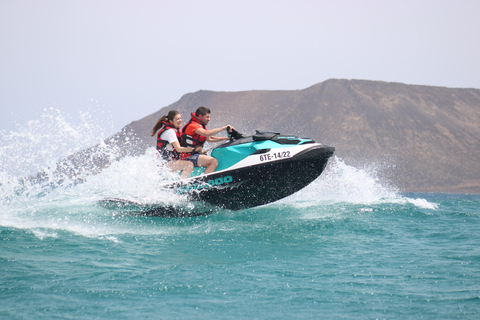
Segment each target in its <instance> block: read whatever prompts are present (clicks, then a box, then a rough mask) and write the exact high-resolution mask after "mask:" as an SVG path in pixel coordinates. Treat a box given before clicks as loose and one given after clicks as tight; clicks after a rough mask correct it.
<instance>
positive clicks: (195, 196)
mask: <svg viewBox="0 0 480 320" xmlns="http://www.w3.org/2000/svg"><path fill="white" fill-rule="evenodd" d="M290 149H291V148H289V149H286V150H290ZM300 149H301V151H299V152H295V154H294V155H293V156H290V152H288V154H287V155H288V156H287V157H282V154H281V153H280V152H276V151H275V152H273V153H268V152H267V151H265V152H264V153H262V150H259V151H260V152H257V153H256V154H254V155H252V156H250V158H249V159H247V160H246V163H249V165H244V166H237V167H235V166H234V167H232V168H230V169H227V170H222V171H219V172H213V173H211V174H207V175H202V176H197V177H194V178H190V179H187V180H183V181H178V182H175V183H172V184H169V185H168V186H166V187H167V188H169V189H172V188H173V189H175V190H176V191H177V192H178V193H181V194H188V196H189V197H190V199H191V200H201V201H204V202H207V203H210V204H214V205H216V206H219V207H222V208H227V209H231V210H239V209H245V208H252V207H256V206H260V205H264V204H267V203H271V202H274V201H277V200H280V199H282V198H285V197H287V196H289V195H291V194H293V193H295V192H297V191H299V190H301V189H303V188H304V187H306V186H307V185H309V184H310V183H311V182H313V181H314V180H315V179H317V178H318V176H320V174H321V173H322V172H323V170H324V169H325V167H326V165H327V162H328V159H329V158H330V157H331V156H332V155H333V152H334V150H335V148H333V147H330V146H325V145H321V144H317V143H315V144H312V145H311V146H306V147H305V146H302V147H301V148H300ZM291 150H292V154H293V152H294V151H293V149H291ZM277 154H278V157H277ZM284 155H285V153H284ZM272 158H273V159H272ZM252 161H253V162H254V163H252Z"/></svg>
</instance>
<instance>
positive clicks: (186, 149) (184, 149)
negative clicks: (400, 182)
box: [172, 140, 194, 153]
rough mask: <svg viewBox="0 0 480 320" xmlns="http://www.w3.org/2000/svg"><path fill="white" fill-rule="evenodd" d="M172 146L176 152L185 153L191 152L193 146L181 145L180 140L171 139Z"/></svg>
mask: <svg viewBox="0 0 480 320" xmlns="http://www.w3.org/2000/svg"><path fill="white" fill-rule="evenodd" d="M172 146H173V147H174V148H175V150H176V151H178V152H185V153H190V152H193V150H194V148H193V147H181V146H180V142H178V140H177V141H173V142H172Z"/></svg>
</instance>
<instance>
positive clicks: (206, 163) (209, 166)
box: [197, 154, 218, 173]
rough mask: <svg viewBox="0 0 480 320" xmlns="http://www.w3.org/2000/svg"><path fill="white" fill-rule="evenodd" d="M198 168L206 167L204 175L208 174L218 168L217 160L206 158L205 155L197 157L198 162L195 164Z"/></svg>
mask: <svg viewBox="0 0 480 320" xmlns="http://www.w3.org/2000/svg"><path fill="white" fill-rule="evenodd" d="M197 164H198V166H199V167H206V169H205V173H210V172H213V171H215V169H216V168H217V166H218V160H217V159H215V158H213V157H210V156H207V155H206V154H201V155H199V156H198V162H197Z"/></svg>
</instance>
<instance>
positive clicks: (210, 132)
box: [195, 126, 228, 138]
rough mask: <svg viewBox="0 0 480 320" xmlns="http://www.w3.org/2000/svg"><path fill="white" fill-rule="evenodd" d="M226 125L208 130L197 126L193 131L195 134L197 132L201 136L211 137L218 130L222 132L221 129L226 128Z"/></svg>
mask: <svg viewBox="0 0 480 320" xmlns="http://www.w3.org/2000/svg"><path fill="white" fill-rule="evenodd" d="M227 127H228V126H223V127H221V128H217V129H210V130H205V129H203V128H198V129H196V130H195V133H196V134H199V135H201V136H204V137H206V138H210V137H212V136H213V135H216V134H217V133H219V132H222V131H223V130H227Z"/></svg>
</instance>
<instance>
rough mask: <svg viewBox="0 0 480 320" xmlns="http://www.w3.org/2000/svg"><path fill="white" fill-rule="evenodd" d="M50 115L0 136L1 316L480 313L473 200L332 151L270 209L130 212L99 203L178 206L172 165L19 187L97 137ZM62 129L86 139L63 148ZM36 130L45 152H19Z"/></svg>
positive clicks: (478, 209) (144, 162)
mask: <svg viewBox="0 0 480 320" xmlns="http://www.w3.org/2000/svg"><path fill="white" fill-rule="evenodd" d="M58 118H60V120H62V119H63V118H62V117H61V116H58V115H54V116H51V117H50V116H46V117H45V118H44V119H42V120H39V122H38V123H32V124H31V127H30V128H29V130H26V131H24V132H21V131H19V132H15V133H5V132H3V133H2V134H3V137H2V139H3V140H2V153H1V154H0V160H1V161H2V162H1V166H2V167H1V170H0V171H1V172H0V195H1V204H0V301H1V302H0V318H1V319H147V318H148V319H478V318H479V317H480V248H479V244H480V195H467V194H407V193H402V192H400V191H399V190H396V188H395V187H394V186H392V185H391V184H389V183H387V182H385V181H382V179H380V178H378V176H377V174H376V172H377V170H376V169H372V168H374V167H375V165H374V164H372V166H371V167H370V168H355V167H352V166H349V165H347V164H345V163H344V162H343V161H342V160H341V159H339V158H336V157H334V158H332V159H331V162H330V163H329V165H328V168H327V170H326V172H325V173H324V174H323V175H322V176H321V177H320V178H319V179H317V180H316V181H315V182H314V183H313V184H311V185H310V186H309V187H307V188H306V189H304V190H302V191H300V192H299V193H297V194H295V195H293V196H291V197H289V198H287V199H284V200H282V201H279V202H276V203H273V204H270V205H266V206H262V207H258V208H253V209H248V210H241V211H229V210H221V209H219V210H218V211H216V212H214V213H213V214H211V215H208V216H201V217H194V218H161V217H143V216H135V215H131V214H128V213H127V212H122V211H116V210H112V209H106V208H104V207H102V206H100V205H98V201H99V200H101V199H102V198H104V197H109V196H118V197H130V198H133V199H136V200H138V201H144V202H146V203H158V202H167V203H169V204H172V203H173V204H175V205H179V206H189V203H188V202H186V200H185V199H184V198H182V197H180V196H176V195H173V194H165V193H160V192H159V191H158V189H156V188H155V185H156V184H157V183H158V182H159V181H161V180H162V179H165V178H168V175H169V174H170V173H168V172H165V171H164V170H163V169H162V168H161V167H158V166H157V163H156V161H157V159H156V158H155V156H154V155H155V152H154V150H149V151H147V153H146V154H145V155H143V156H140V157H127V158H124V159H122V160H120V161H116V162H114V163H113V164H112V166H110V167H109V168H108V169H106V170H104V171H102V172H101V173H99V174H97V175H94V176H88V177H85V179H84V182H83V183H70V182H69V181H68V179H62V180H55V181H54V182H52V183H33V182H32V183H21V181H20V179H19V178H20V177H23V176H24V175H25V174H27V173H29V172H34V171H36V170H39V169H42V168H43V169H45V168H48V167H49V164H51V163H52V161H54V160H55V159H57V157H58V156H61V155H62V154H63V155H64V154H69V153H70V152H73V151H75V150H74V149H75V147H77V149H79V148H81V147H82V146H84V145H86V144H89V143H92V142H94V141H95V139H96V137H98V133H97V132H95V130H96V129H95V128H94V129H88V130H86V129H84V124H79V125H78V126H76V127H75V126H73V125H71V124H69V122H68V121H66V120H65V119H63V120H65V121H64V122H65V123H67V124H69V125H70V127H69V128H68V127H67V129H65V127H64V126H62V127H60V125H59V124H58V123H59V119H58ZM49 121H51V122H52V124H51V125H50V126H46V125H45V123H46V122H47V124H48V123H49ZM60 122H61V121H60ZM86 123H88V120H86ZM55 125H58V126H59V128H57V127H55ZM40 128H41V129H40ZM47 128H48V129H47ZM82 128H83V129H82ZM37 129H38V130H39V131H35V130H37ZM70 129H73V131H77V132H80V135H79V136H81V137H82V138H79V140H78V141H76V142H75V139H70V140H69V141H70V142H71V141H72V140H73V141H74V142H75V143H74V144H73V145H72V144H67V146H66V147H64V149H62V145H63V144H62V139H63V138H64V137H63V136H64V135H65V134H66V132H72V130H70ZM42 130H44V131H42ZM62 130H63V131H62ZM32 131H33V133H36V136H37V137H38V136H39V135H40V137H43V138H44V141H47V142H48V141H50V143H46V144H45V145H46V147H45V148H46V150H47V151H48V152H46V151H45V149H43V151H41V150H40V149H39V148H35V147H34V146H32V147H30V146H31V144H32V143H34V141H33V142H32V141H31V139H30V140H29V139H28V137H30V135H31V134H32ZM57 131H60V132H61V133H62V134H63V135H62V134H59V135H58V136H57V135H56V132H57ZM54 132H55V134H54ZM87 133H91V135H89V134H87ZM70 138H71V137H70ZM32 139H33V138H32ZM89 139H90V140H89ZM54 141H55V143H53V142H54ZM29 148H31V149H29ZM72 148H73V149H72ZM27 151H29V152H27ZM19 152H20V153H21V154H22V156H19V155H18V153H19ZM377 169H378V168H377ZM47 171H48V170H47Z"/></svg>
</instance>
